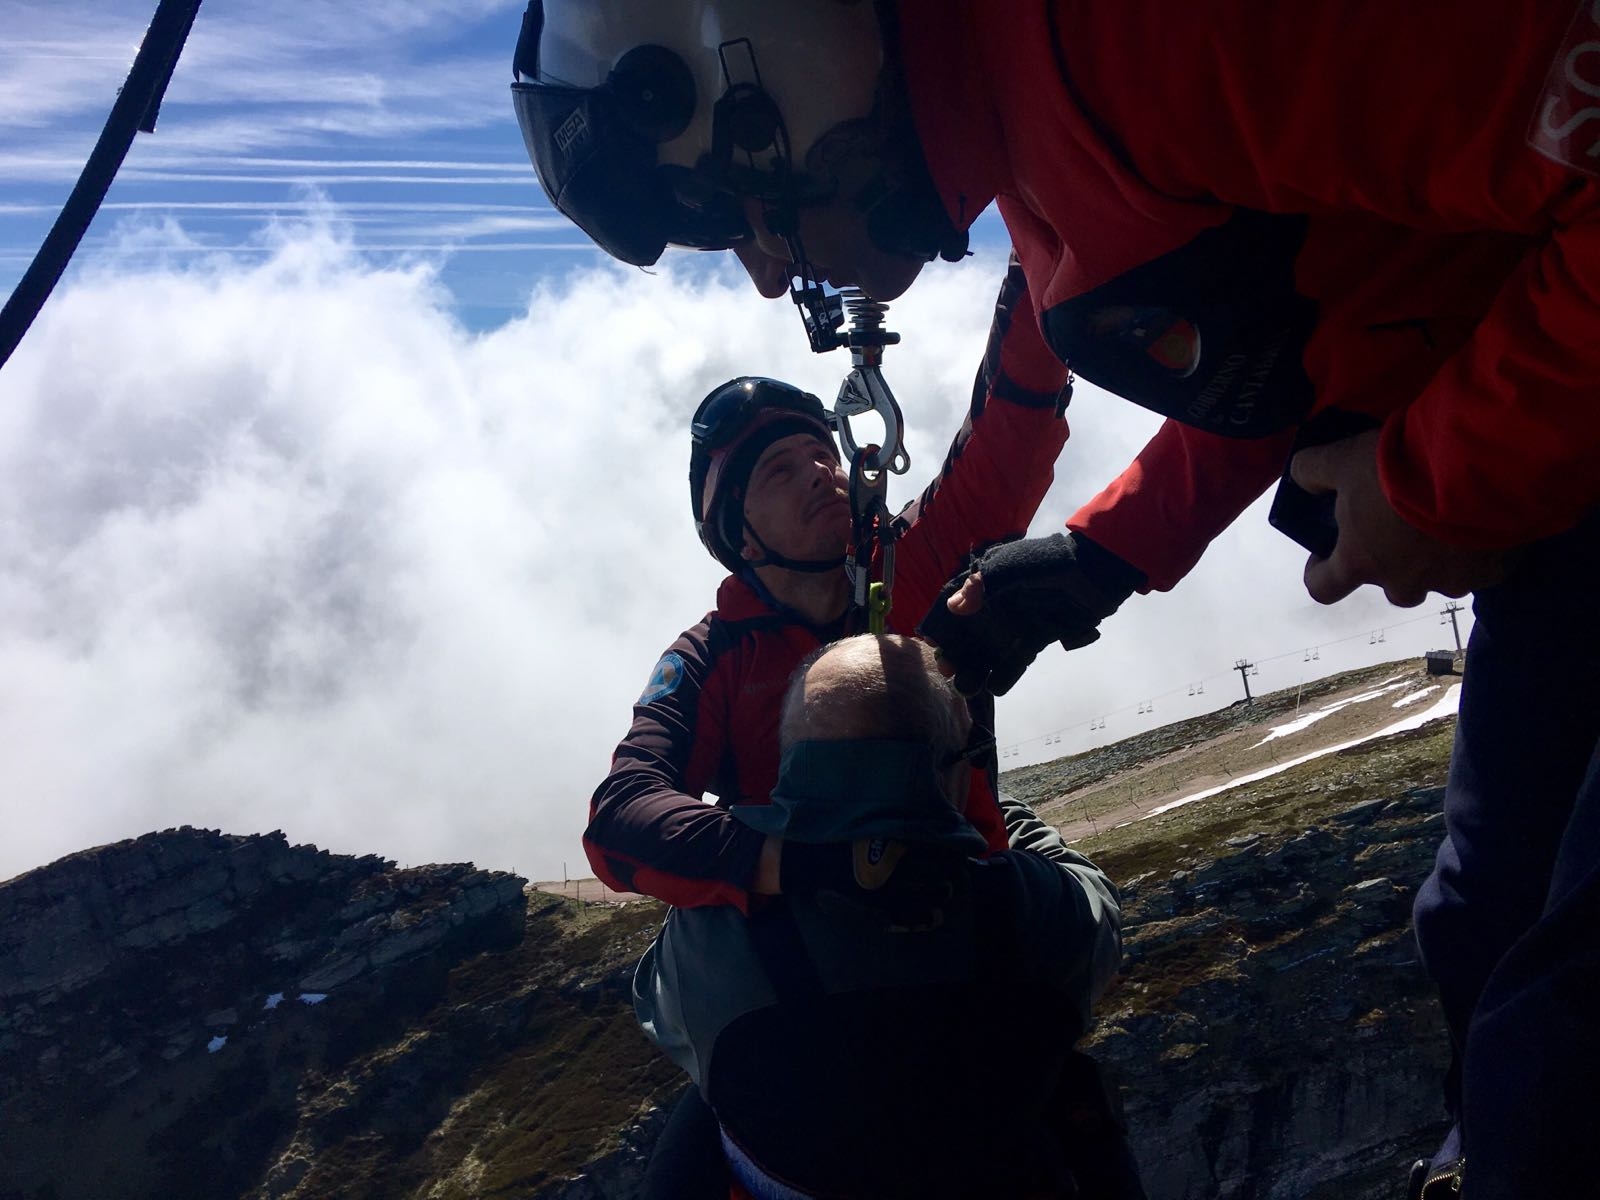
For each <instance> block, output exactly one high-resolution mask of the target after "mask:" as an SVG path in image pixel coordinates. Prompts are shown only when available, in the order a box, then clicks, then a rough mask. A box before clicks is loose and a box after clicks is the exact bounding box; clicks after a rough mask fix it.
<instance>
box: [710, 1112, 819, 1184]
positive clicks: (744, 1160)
mask: <svg viewBox="0 0 1600 1200" xmlns="http://www.w3.org/2000/svg"><path fill="white" fill-rule="evenodd" d="M718 1128H719V1129H721V1132H722V1153H723V1156H724V1157H725V1158H726V1159H727V1160H728V1169H729V1170H730V1171H731V1172H732V1173H733V1177H734V1178H735V1179H736V1180H738V1181H739V1186H740V1187H742V1188H744V1190H745V1191H747V1192H749V1193H750V1197H751V1200H817V1197H815V1196H813V1195H812V1194H811V1193H810V1192H802V1191H801V1190H800V1189H799V1188H796V1187H791V1186H790V1185H789V1184H787V1183H785V1182H784V1181H783V1180H781V1179H779V1178H777V1177H776V1176H774V1175H769V1174H767V1172H766V1171H765V1170H763V1169H762V1167H761V1164H760V1163H758V1162H756V1160H755V1159H753V1158H751V1157H750V1156H749V1155H748V1154H746V1153H745V1149H744V1147H743V1146H741V1145H739V1143H738V1142H736V1141H734V1140H733V1135H732V1134H730V1133H729V1132H728V1131H727V1130H726V1129H723V1128H722V1127H721V1126H718Z"/></svg>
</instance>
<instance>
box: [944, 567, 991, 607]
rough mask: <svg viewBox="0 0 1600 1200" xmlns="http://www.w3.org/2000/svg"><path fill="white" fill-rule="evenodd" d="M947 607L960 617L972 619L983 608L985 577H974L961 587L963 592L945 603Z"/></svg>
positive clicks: (959, 592)
mask: <svg viewBox="0 0 1600 1200" xmlns="http://www.w3.org/2000/svg"><path fill="white" fill-rule="evenodd" d="M945 607H946V608H948V609H949V610H950V611H951V612H953V613H955V615H956V616H958V617H970V616H972V614H973V613H976V612H978V611H980V610H981V609H982V608H983V576H982V575H972V576H970V577H969V578H968V579H967V580H966V582H965V583H963V584H962V585H961V590H960V591H958V592H956V594H955V595H953V596H951V597H950V599H949V600H947V601H946V602H945Z"/></svg>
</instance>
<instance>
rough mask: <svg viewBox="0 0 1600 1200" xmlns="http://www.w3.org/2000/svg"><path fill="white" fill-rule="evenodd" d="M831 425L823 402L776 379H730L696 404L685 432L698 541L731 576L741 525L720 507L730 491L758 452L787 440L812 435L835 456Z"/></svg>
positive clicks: (736, 514)
mask: <svg viewBox="0 0 1600 1200" xmlns="http://www.w3.org/2000/svg"><path fill="white" fill-rule="evenodd" d="M834 424H835V422H834V418H833V416H832V414H830V413H828V412H827V411H826V410H824V409H823V407H822V401H820V400H818V399H817V398H816V397H815V396H813V395H811V394H810V393H809V392H803V391H801V390H800V389H799V388H797V387H793V386H791V385H790V384H787V383H779V382H778V381H777V380H775V379H762V378H759V377H750V376H746V377H744V378H740V379H734V380H731V381H729V382H728V383H725V384H723V385H722V386H721V387H719V388H717V389H716V390H715V391H714V392H712V393H711V394H710V395H709V396H707V397H706V398H705V399H704V400H702V401H701V402H700V407H699V409H697V410H696V411H695V414H694V420H693V423H692V424H691V425H690V427H689V433H690V439H691V441H692V443H693V445H692V449H691V452H690V455H689V501H690V504H691V506H692V508H693V510H694V519H695V529H696V530H697V531H698V533H699V534H700V540H701V541H702V542H703V543H704V544H705V546H706V548H707V549H708V550H710V551H711V553H712V554H713V555H714V556H715V557H716V558H717V559H718V560H719V561H721V562H722V563H724V565H726V566H728V568H729V570H738V569H739V566H738V544H739V540H740V539H739V537H738V527H739V525H740V524H741V523H742V518H741V517H740V516H739V510H737V509H734V508H731V507H730V506H728V505H726V504H724V503H723V502H724V500H725V499H726V498H727V493H728V492H729V490H730V487H732V486H735V485H736V486H737V487H738V488H741V489H742V487H743V485H744V482H745V479H746V478H747V477H748V474H749V471H750V469H751V468H752V467H753V466H754V465H755V459H756V457H758V456H759V454H760V452H761V451H762V450H763V449H765V447H766V446H769V445H771V444H772V443H773V442H774V441H776V440H778V439H780V438H783V437H787V436H789V435H790V434H796V433H807V434H811V435H812V436H814V437H816V438H817V439H818V440H819V441H823V442H826V443H827V445H828V447H829V449H831V450H833V451H834V453H835V455H837V453H838V451H837V449H836V448H835V446H834V441H833V430H834ZM724 525H727V526H728V528H724V527H723V526H724Z"/></svg>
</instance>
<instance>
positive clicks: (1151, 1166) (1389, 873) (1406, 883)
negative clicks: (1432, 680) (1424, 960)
mask: <svg viewBox="0 0 1600 1200" xmlns="http://www.w3.org/2000/svg"><path fill="white" fill-rule="evenodd" d="M1440 802H1441V793H1440V789H1438V788H1419V789H1413V790H1411V791H1408V792H1403V793H1401V794H1400V795H1398V796H1394V797H1385V798H1377V799H1372V800H1367V801H1362V802H1360V803H1358V804H1356V805H1354V806H1351V807H1348V808H1344V809H1340V810H1338V811H1335V812H1334V813H1332V814H1330V815H1329V816H1328V817H1327V818H1326V819H1325V820H1324V821H1323V822H1322V823H1320V824H1318V825H1315V826H1313V827H1311V828H1308V829H1306V830H1304V831H1303V832H1300V833H1298V834H1294V835H1291V836H1288V837H1282V836H1278V837H1267V836H1261V835H1254V836H1252V835H1249V834H1246V835H1241V836H1236V837H1234V838H1233V839H1231V841H1232V845H1229V846H1227V847H1226V851H1225V852H1224V853H1223V854H1221V855H1219V856H1217V857H1215V858H1210V859H1207V860H1204V861H1200V860H1190V861H1187V862H1185V863H1184V864H1183V869H1180V870H1178V871H1176V872H1173V873H1172V874H1170V875H1169V876H1167V877H1166V878H1164V879H1162V878H1158V877H1146V878H1144V879H1138V880H1134V881H1131V882H1130V884H1129V885H1128V886H1127V887H1126V888H1125V891H1126V892H1127V893H1129V895H1128V896H1127V901H1128V909H1129V914H1128V915H1129V921H1128V925H1127V928H1126V931H1125V949H1126V956H1127V957H1126V965H1125V968H1124V972H1123V976H1122V979H1121V981H1120V983H1119V984H1118V986H1117V987H1116V988H1115V990H1114V991H1113V992H1112V993H1111V994H1110V995H1109V996H1108V997H1107V998H1106V1001H1105V1002H1104V1004H1103V1005H1102V1007H1101V1012H1102V1017H1101V1022H1100V1025H1099V1028H1098V1031H1097V1032H1096V1034H1095V1035H1094V1038H1093V1040H1092V1048H1093V1051H1094V1053H1095V1054H1096V1055H1097V1056H1098V1057H1099V1058H1101V1059H1102V1061H1104V1062H1106V1063H1107V1064H1109V1065H1110V1066H1111V1067H1112V1068H1113V1069H1114V1070H1115V1072H1116V1073H1117V1074H1118V1075H1119V1076H1120V1078H1121V1081H1122V1084H1123V1090H1124V1095H1125V1098H1126V1105H1127V1113H1128V1118H1129V1123H1130V1126H1131V1129H1132V1131H1133V1140H1134V1145H1135V1150H1136V1152H1137V1154H1138V1157H1139V1161H1140V1164H1141V1167H1142V1169H1143V1171H1144V1175H1145V1179H1146V1185H1147V1188H1148V1191H1149V1193H1150V1196H1151V1200H1177V1198H1180V1197H1219V1198H1225V1200H1311V1198H1316V1197H1328V1198H1329V1200H1333V1198H1334V1197H1337V1198H1339V1200H1366V1198H1368V1197H1370V1198H1371V1200H1386V1198H1389V1197H1393V1196H1395V1195H1396V1194H1398V1191H1399V1188H1400V1181H1401V1180H1402V1179H1403V1178H1404V1167H1405V1164H1406V1163H1407V1162H1408V1161H1410V1159H1411V1158H1413V1157H1415V1156H1416V1155H1417V1154H1419V1153H1421V1152H1423V1151H1424V1150H1425V1149H1426V1150H1431V1148H1432V1146H1433V1145H1434V1144H1436V1143H1437V1140H1438V1138H1439V1136H1440V1135H1441V1133H1442V1132H1443V1131H1442V1127H1441V1124H1442V1123H1441V1115H1442V1113H1441V1105H1440V1091H1439V1081H1440V1078H1441V1075H1442V1073H1443V1070H1444V1067H1445V1065H1446V1063H1447V1062H1448V1047H1447V1045H1446V1041H1445V1038H1444V1036H1443V1033H1442V1029H1441V1026H1440V1024H1439V1019H1438V1016H1437V1011H1436V1007H1435V1004H1434V999H1433V993H1432V988H1431V985H1430V984H1429V983H1428V980H1427V978H1426V976H1425V975H1424V974H1423V972H1422V969H1421V964H1420V962H1419V960H1418V957H1417V949H1416V944H1415V942H1414V940H1413V938H1412V936H1411V931H1410V905H1411V901H1412V898H1413V896H1414V892H1415V888H1416V886H1417V885H1418V884H1419V883H1420V882H1421V880H1422V879H1423V878H1424V877H1426V875H1427V872H1428V870H1429V868H1430V866H1431V864H1432V859H1433V853H1434V849H1435V846H1436V843H1437V834H1438V824H1439V822H1438V812H1439V806H1440Z"/></svg>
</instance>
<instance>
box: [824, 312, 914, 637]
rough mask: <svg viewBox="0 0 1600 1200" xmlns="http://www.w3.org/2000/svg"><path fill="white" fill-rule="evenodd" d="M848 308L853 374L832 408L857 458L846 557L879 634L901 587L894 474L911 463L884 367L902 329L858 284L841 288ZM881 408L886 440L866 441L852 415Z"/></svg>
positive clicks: (857, 597)
mask: <svg viewBox="0 0 1600 1200" xmlns="http://www.w3.org/2000/svg"><path fill="white" fill-rule="evenodd" d="M840 295H841V296H842V297H843V306H844V309H845V310H846V311H847V312H848V313H849V314H850V328H849V330H848V331H847V332H846V333H845V334H844V336H843V339H842V340H843V343H844V344H845V345H847V346H849V347H850V361H851V364H852V366H851V370H850V374H849V375H848V376H846V377H845V381H844V383H842V384H841V385H840V386H839V396H838V398H837V399H836V400H835V401H834V404H833V415H834V418H835V420H836V422H837V424H838V428H839V443H840V445H841V446H842V447H843V449H844V452H845V454H846V456H847V457H848V458H849V461H850V514H851V528H852V536H851V539H850V548H849V552H848V554H847V556H846V560H845V561H846V570H847V571H848V573H849V576H850V583H851V593H852V594H851V599H852V601H853V602H854V604H855V606H856V607H857V608H858V609H861V610H863V611H864V612H865V613H866V614H867V627H868V629H870V630H871V631H872V632H873V633H877V634H881V633H883V632H885V629H886V620H887V618H888V615H889V607H890V604H891V603H892V593H893V589H894V544H895V540H896V539H897V538H898V537H899V536H900V534H901V532H903V530H902V529H901V528H900V523H899V522H898V521H896V520H895V519H894V518H893V517H892V516H891V515H890V513H889V506H888V502H887V497H888V492H889V475H890V474H891V473H893V474H896V475H903V474H905V472H906V471H907V469H909V468H910V466H911V456H910V455H909V454H907V453H906V448H905V442H904V440H903V435H904V433H905V419H904V418H903V417H902V416H901V413H900V405H899V403H898V402H897V401H896V400H895V398H894V393H893V392H892V391H890V390H889V385H888V383H887V382H885V380H884V378H883V372H882V370H881V369H880V368H881V367H882V365H883V348H884V347H885V346H892V345H894V344H895V343H896V342H898V341H899V340H900V335H899V334H898V333H891V332H889V331H888V330H887V329H885V328H884V327H883V316H884V313H885V312H887V311H888V305H886V304H882V303H879V302H878V301H876V300H872V299H870V298H868V297H867V296H865V295H863V294H862V293H861V292H860V291H857V290H855V289H847V290H845V291H842V292H841V293H840ZM869 412H870V413H876V414H877V416H878V418H879V419H880V420H881V421H882V422H883V444H882V445H879V444H878V443H876V442H873V443H869V444H867V445H865V446H863V445H861V444H859V443H858V442H857V441H856V439H855V434H854V431H853V430H852V429H851V428H850V418H851V417H856V416H861V415H862V414H864V413H869ZM874 558H876V559H877V561H878V565H879V569H880V572H881V578H880V579H879V580H878V581H877V582H873V581H872V563H873V560H874Z"/></svg>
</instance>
